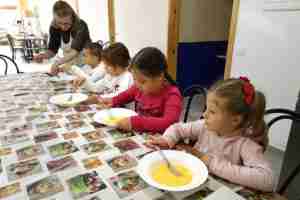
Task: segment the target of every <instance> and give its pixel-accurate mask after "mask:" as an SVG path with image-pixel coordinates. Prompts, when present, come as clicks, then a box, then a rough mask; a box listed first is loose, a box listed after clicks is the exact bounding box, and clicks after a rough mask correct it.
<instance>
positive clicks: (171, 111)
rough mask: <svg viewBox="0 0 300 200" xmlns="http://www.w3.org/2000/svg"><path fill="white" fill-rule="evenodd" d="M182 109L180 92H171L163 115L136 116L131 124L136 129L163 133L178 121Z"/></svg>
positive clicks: (132, 118)
mask: <svg viewBox="0 0 300 200" xmlns="http://www.w3.org/2000/svg"><path fill="white" fill-rule="evenodd" d="M181 110H182V98H181V96H180V95H179V94H176V93H174V94H171V95H170V96H169V97H168V99H167V100H166V103H165V108H164V113H163V116H162V117H148V116H141V115H139V116H134V117H131V126H132V128H133V129H134V130H136V131H149V132H153V133H157V132H159V133H163V132H164V131H165V130H166V129H167V128H168V127H169V126H170V125H172V124H173V123H175V122H177V121H178V120H179V118H180V114H181Z"/></svg>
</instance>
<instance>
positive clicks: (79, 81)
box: [72, 77, 86, 90]
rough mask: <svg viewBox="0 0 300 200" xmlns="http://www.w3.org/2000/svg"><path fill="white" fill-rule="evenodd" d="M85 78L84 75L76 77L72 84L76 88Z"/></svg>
mask: <svg viewBox="0 0 300 200" xmlns="http://www.w3.org/2000/svg"><path fill="white" fill-rule="evenodd" d="M85 80H86V78H84V77H78V78H76V79H75V80H73V81H72V85H73V87H74V88H75V89H76V90H77V89H78V88H79V87H80V86H81V85H82V84H83V83H84V82H85Z"/></svg>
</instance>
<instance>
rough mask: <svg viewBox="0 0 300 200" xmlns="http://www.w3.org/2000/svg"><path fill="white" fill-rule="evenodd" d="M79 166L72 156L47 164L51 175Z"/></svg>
mask: <svg viewBox="0 0 300 200" xmlns="http://www.w3.org/2000/svg"><path fill="white" fill-rule="evenodd" d="M77 166H78V165H77V162H76V160H75V159H74V158H73V157H72V156H66V157H64V158H60V159H56V160H50V161H48V162H47V168H48V170H49V172H50V173H55V172H59V171H63V170H67V169H71V168H73V167H77Z"/></svg>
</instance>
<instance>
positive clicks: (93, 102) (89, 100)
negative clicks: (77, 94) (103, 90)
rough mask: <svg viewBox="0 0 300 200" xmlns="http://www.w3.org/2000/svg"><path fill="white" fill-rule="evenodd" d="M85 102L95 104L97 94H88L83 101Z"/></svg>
mask: <svg viewBox="0 0 300 200" xmlns="http://www.w3.org/2000/svg"><path fill="white" fill-rule="evenodd" d="M84 103H85V104H97V103H98V97H97V95H95V94H93V95H90V96H89V97H88V99H87V100H85V101H84Z"/></svg>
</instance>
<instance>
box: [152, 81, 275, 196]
mask: <svg viewBox="0 0 300 200" xmlns="http://www.w3.org/2000/svg"><path fill="white" fill-rule="evenodd" d="M264 111H265V97H264V95H263V94H262V93H261V92H259V91H256V90H255V89H254V87H253V85H252V84H251V83H250V81H249V80H248V79H247V78H244V77H241V78H239V79H228V80H222V81H219V82H217V83H216V84H215V85H213V86H212V88H211V89H210V90H209V92H208V96H207V110H206V111H205V113H204V120H200V121H195V122H191V123H186V124H184V123H177V124H174V125H172V126H171V127H169V128H168V129H167V130H166V131H165V133H164V134H163V136H159V137H154V136H153V137H150V139H149V140H148V141H147V144H148V146H150V147H154V146H160V147H163V148H173V147H174V146H175V145H176V143H178V142H179V141H180V140H187V139H188V140H194V141H196V143H195V145H194V149H196V150H197V151H198V152H200V153H201V154H202V155H203V156H202V161H204V163H205V164H206V165H207V167H208V169H209V172H210V173H212V174H214V175H216V176H219V177H221V178H224V179H226V180H228V181H230V182H233V183H236V184H240V185H243V186H246V187H250V188H254V189H257V190H262V191H272V190H273V184H274V182H273V172H272V170H271V168H270V165H269V163H268V161H267V160H266V159H265V158H264V154H263V147H262V146H261V145H259V144H258V143H257V142H255V141H253V140H252V139H251V137H249V129H252V130H253V131H252V132H255V130H256V129H259V128H260V127H262V126H263V125H264V124H265V123H264V120H263V114H264Z"/></svg>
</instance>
